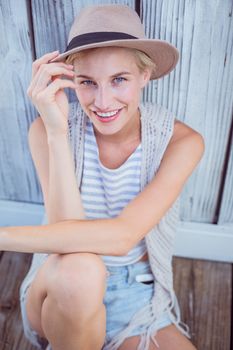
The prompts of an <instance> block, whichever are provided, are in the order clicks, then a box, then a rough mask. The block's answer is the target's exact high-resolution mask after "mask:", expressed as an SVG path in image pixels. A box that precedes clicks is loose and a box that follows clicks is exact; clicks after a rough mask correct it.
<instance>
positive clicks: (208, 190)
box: [141, 0, 233, 223]
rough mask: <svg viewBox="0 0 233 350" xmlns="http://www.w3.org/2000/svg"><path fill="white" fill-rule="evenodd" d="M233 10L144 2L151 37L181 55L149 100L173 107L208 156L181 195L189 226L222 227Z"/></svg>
mask: <svg viewBox="0 0 233 350" xmlns="http://www.w3.org/2000/svg"><path fill="white" fill-rule="evenodd" d="M232 9H233V3H232V1H231V0H225V1H221V0H212V1H203V0H196V1H186V0H175V1H174V0H167V1H162V0H157V1H155V0H143V1H142V2H141V12H142V19H143V21H144V24H145V28H146V32H147V34H148V35H149V36H150V37H151V38H152V37H153V38H159V39H164V40H168V41H170V42H171V43H173V44H174V45H175V46H176V47H177V48H178V50H179V51H180V61H179V64H178V65H177V68H176V69H175V71H174V72H172V73H171V74H170V75H169V76H167V77H165V78H164V79H160V80H158V81H156V82H154V83H153V84H151V86H150V87H149V89H148V90H147V91H146V93H145V95H144V97H145V99H146V100H149V101H155V102H157V103H159V104H163V105H164V106H166V107H168V108H169V109H170V110H172V111H173V112H174V113H176V115H177V117H178V119H179V120H181V121H183V122H185V123H187V124H188V125H189V126H191V127H192V128H194V129H195V130H197V131H198V132H200V133H201V134H202V135H203V137H204V139H205V145H206V149H205V155H204V157H203V158H202V160H201V162H200V163H199V165H198V167H197V168H196V170H195V171H194V173H193V174H192V176H191V178H190V179H189V180H188V182H187V183H186V186H185V188H184V190H183V193H182V220H185V221H197V222H206V223H216V222H217V218H216V217H215V214H216V206H217V199H218V196H219V186H220V182H221V176H222V168H223V162H224V156H225V152H226V145H227V137H228V134H229V128H230V123H231V118H232V115H231V109H232V103H233V91H232V86H233V65H232V62H233V50H232V49H233V21H232ZM229 184H230V181H229ZM231 184H232V181H231ZM231 220H232V219H231Z"/></svg>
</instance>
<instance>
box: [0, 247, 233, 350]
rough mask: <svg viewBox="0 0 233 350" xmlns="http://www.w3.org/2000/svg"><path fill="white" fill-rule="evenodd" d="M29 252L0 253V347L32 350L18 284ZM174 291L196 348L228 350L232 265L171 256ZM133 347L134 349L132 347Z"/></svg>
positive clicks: (2, 348) (26, 268)
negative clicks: (25, 330)
mask: <svg viewBox="0 0 233 350" xmlns="http://www.w3.org/2000/svg"><path fill="white" fill-rule="evenodd" d="M30 261H31V255H30V254H22V253H9V252H6V253H0V276H1V279H0V291H1V293H0V350H35V349H36V348H35V347H33V346H32V345H31V344H30V343H29V342H28V341H27V340H26V339H25V337H24V334H23V328H22V321H21V314H20V308H19V299H18V295H19V286H20V284H21V281H22V279H23V278H24V276H25V274H26V271H27V270H28V268H29V265H30ZM173 266H174V281H175V290H176V293H177V297H178V301H179V304H180V307H181V314H182V320H183V321H184V322H185V323H187V324H188V325H189V327H190V330H191V334H192V342H193V343H194V344H195V345H196V346H197V349H198V350H229V349H230V327H231V296H232V289H231V278H232V265H230V264H225V263H213V262H210V261H202V260H191V259H183V258H174V261H173ZM132 350H134V349H132Z"/></svg>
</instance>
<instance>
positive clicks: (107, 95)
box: [94, 86, 113, 111]
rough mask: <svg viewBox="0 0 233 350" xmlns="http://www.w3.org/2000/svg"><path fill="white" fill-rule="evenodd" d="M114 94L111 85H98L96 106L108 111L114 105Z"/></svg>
mask: <svg viewBox="0 0 233 350" xmlns="http://www.w3.org/2000/svg"><path fill="white" fill-rule="evenodd" d="M112 99H113V95H112V92H111V88H110V87H109V86H98V88H97V89H96V93H95V102H94V103H95V107H96V108H98V109H99V110H101V111H107V110H109V109H110V107H111V105H112Z"/></svg>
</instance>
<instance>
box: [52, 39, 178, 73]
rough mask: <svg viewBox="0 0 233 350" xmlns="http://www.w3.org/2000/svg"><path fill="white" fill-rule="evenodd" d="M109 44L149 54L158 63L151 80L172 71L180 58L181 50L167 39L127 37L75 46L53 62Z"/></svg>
mask: <svg viewBox="0 0 233 350" xmlns="http://www.w3.org/2000/svg"><path fill="white" fill-rule="evenodd" d="M109 46H114V47H125V48H132V49H137V50H140V51H143V52H144V53H145V54H147V55H148V56H149V57H150V58H151V59H152V61H153V62H154V63H155V64H156V71H155V72H154V73H153V74H152V75H151V80H152V79H158V78H161V77H163V76H164V75H167V74H168V73H170V72H171V71H172V70H173V69H174V68H175V66H176V64H177V62H178V59H179V51H178V50H177V49H176V47H175V46H173V45H171V44H169V43H168V42H167V41H163V40H156V39H127V40H111V41H104V42H99V43H93V44H88V45H83V46H79V47H75V48H73V49H71V50H69V51H66V52H64V53H62V54H60V55H59V56H58V57H56V58H55V59H53V60H52V62H61V61H64V60H65V59H66V58H67V57H68V56H70V55H71V54H74V53H77V52H80V51H84V50H87V49H94V48H99V47H109Z"/></svg>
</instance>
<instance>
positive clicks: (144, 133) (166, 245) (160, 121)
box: [68, 102, 190, 350]
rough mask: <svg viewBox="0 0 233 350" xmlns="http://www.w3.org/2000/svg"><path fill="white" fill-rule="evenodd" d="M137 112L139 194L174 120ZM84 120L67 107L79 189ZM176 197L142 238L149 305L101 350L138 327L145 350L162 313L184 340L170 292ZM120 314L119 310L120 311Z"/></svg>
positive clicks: (145, 108) (151, 108) (155, 109)
mask: <svg viewBox="0 0 233 350" xmlns="http://www.w3.org/2000/svg"><path fill="white" fill-rule="evenodd" d="M140 112H141V142H142V165H141V190H143V189H144V187H145V186H146V185H147V184H148V183H149V182H151V180H152V179H153V177H154V176H155V174H156V173H157V171H158V169H159V166H160V163H161V160H162V158H163V155H164V152H165V150H166V148H167V146H168V143H169V141H170V139H171V137H172V135H173V130H174V121H175V116H174V115H173V114H172V113H171V112H169V111H168V110H167V109H165V108H164V107H161V106H158V105H156V104H151V103H145V104H141V105H140ZM86 120H87V116H86V115H85V113H84V112H83V111H82V109H81V107H80V105H79V104H78V103H76V102H75V103H72V104H71V105H70V115H69V119H68V125H69V138H70V144H71V150H72V152H73V156H74V164H75V172H76V177H77V184H78V186H79V188H80V187H81V182H82V171H83V158H84V135H85V124H86ZM179 208H180V197H178V198H177V199H176V201H175V202H174V203H173V205H172V206H171V207H170V208H169V210H168V211H167V212H166V214H165V215H164V216H163V217H162V219H161V220H160V221H159V223H158V224H157V225H156V226H155V227H154V228H153V229H152V230H151V231H150V232H149V233H148V234H147V235H146V236H145V240H146V245H147V249H148V256H149V262H150V265H151V269H152V273H153V275H154V278H155V290H154V296H153V298H152V301H151V302H150V303H149V304H148V305H146V306H145V307H143V308H142V309H140V310H138V312H137V313H136V314H135V315H134V316H133V318H132V319H131V321H130V323H129V324H128V326H127V327H126V328H125V329H124V330H122V331H121V332H120V333H119V334H117V335H116V336H115V337H114V338H113V339H112V341H111V342H110V343H108V344H105V346H104V348H103V349H104V350H117V349H118V347H119V346H120V345H121V344H122V343H123V341H124V340H125V338H127V337H128V336H130V333H131V331H133V330H134V329H135V328H136V327H138V326H143V327H146V329H147V331H146V332H145V333H144V334H143V335H142V337H141V341H140V344H139V345H138V349H137V350H148V349H149V343H150V339H151V340H152V341H153V342H154V343H155V344H156V345H157V346H159V344H158V342H157V341H156V339H155V337H154V336H155V335H156V332H157V330H158V325H157V323H158V322H157V320H158V319H159V318H160V316H161V315H162V314H163V312H164V311H167V312H168V313H169V316H170V318H171V320H172V322H173V323H174V324H175V325H176V326H177V328H178V329H179V330H180V331H181V332H182V333H183V334H184V335H186V336H187V337H189V338H190V334H189V328H188V326H187V325H185V324H184V323H182V322H181V318H180V309H179V305H178V302H177V298H176V295H175V292H174V289H173V273H172V255H173V247H174V236H175V232H176V229H177V225H178V222H179ZM122 312H123V310H122Z"/></svg>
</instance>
